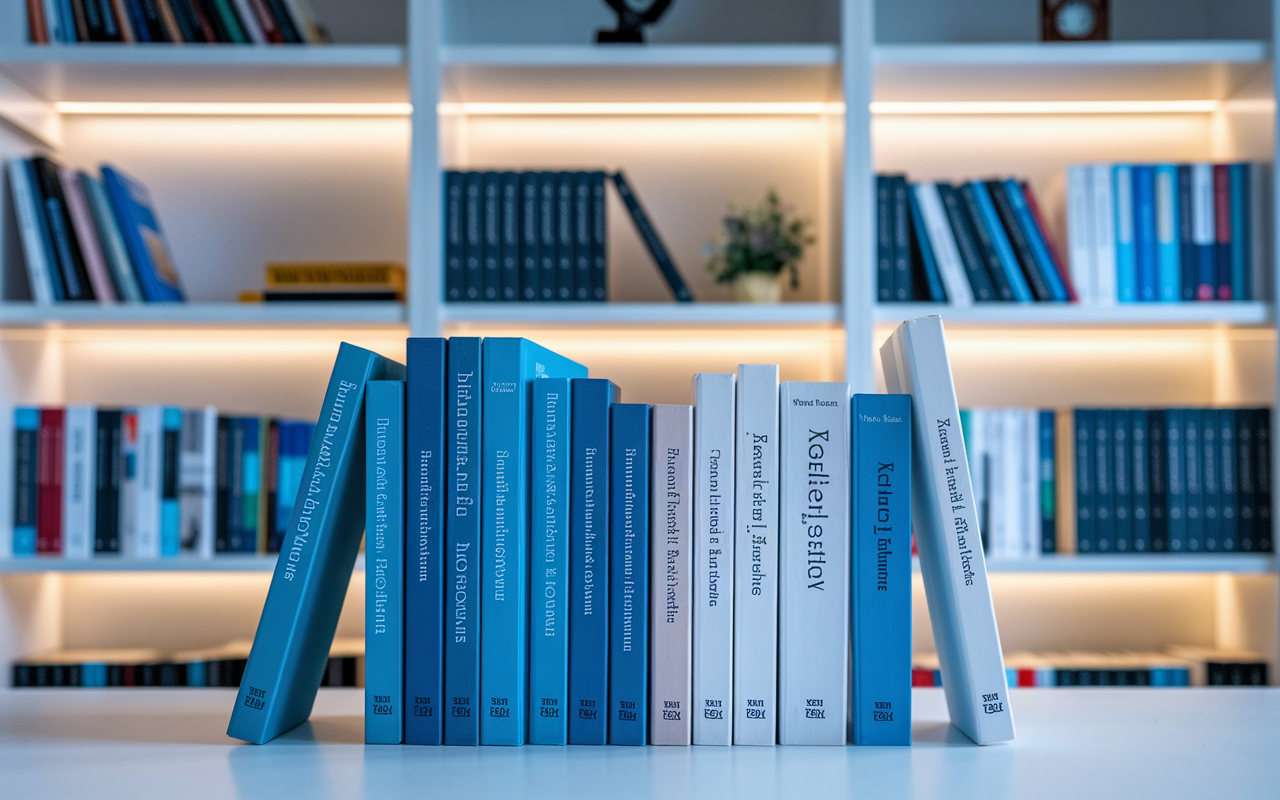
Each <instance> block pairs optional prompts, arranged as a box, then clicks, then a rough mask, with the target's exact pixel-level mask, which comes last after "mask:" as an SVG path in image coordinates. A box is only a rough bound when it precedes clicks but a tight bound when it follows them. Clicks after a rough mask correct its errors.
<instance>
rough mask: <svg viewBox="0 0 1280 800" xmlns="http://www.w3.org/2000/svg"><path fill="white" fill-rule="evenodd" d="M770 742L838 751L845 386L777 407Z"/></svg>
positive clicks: (844, 678)
mask: <svg viewBox="0 0 1280 800" xmlns="http://www.w3.org/2000/svg"><path fill="white" fill-rule="evenodd" d="M778 425H779V429H780V436H781V439H780V442H779V451H780V458H779V461H780V463H779V466H778V478H779V483H780V490H779V506H780V508H779V512H778V520H779V522H778V528H779V532H778V534H779V535H778V540H779V543H780V546H779V554H778V575H779V577H780V580H779V587H778V743H779V744H805V745H843V744H844V743H845V734H846V732H847V730H848V729H847V726H846V722H847V716H848V706H849V565H850V561H849V559H850V553H849V384H847V383H807V382H796V381H787V382H786V383H784V384H782V392H781V397H780V400H779V422H778Z"/></svg>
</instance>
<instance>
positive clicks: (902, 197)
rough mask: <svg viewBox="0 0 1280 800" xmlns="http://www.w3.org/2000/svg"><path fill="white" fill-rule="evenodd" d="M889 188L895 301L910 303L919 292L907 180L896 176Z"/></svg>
mask: <svg viewBox="0 0 1280 800" xmlns="http://www.w3.org/2000/svg"><path fill="white" fill-rule="evenodd" d="M889 188H890V192H891V197H892V200H891V202H892V203H893V271H894V278H893V299H894V300H898V301H901V302H909V301H911V300H915V299H916V295H917V291H916V288H915V285H914V284H915V281H914V280H913V277H914V276H913V275H912V272H911V224H910V220H911V212H910V210H909V209H908V207H907V195H908V194H910V192H909V191H908V190H907V178H906V176H905V175H894V176H893V177H892V178H890V183H889Z"/></svg>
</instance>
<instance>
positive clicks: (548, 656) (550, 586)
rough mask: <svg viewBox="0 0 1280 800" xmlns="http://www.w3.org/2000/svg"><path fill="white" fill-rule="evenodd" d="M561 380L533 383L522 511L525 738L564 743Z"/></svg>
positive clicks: (565, 509) (564, 428) (564, 418)
mask: <svg viewBox="0 0 1280 800" xmlns="http://www.w3.org/2000/svg"><path fill="white" fill-rule="evenodd" d="M570 409H571V406H570V395H569V381H568V379H567V378H546V379H545V380H540V381H534V382H533V403H532V407H531V411H530V414H531V421H530V423H529V425H530V430H531V431H532V437H533V438H532V445H531V448H532V450H531V453H530V470H531V473H530V478H529V509H530V519H531V520H532V522H531V523H530V542H531V544H530V548H531V552H530V555H529V559H530V560H529V564H530V567H529V592H530V598H531V600H530V602H531V605H532V607H531V609H530V612H529V743H530V744H567V743H568V736H569V723H568V717H567V712H566V710H565V709H567V708H568V707H569V420H570V414H571V410H570Z"/></svg>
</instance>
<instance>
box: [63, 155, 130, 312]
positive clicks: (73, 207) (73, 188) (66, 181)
mask: <svg viewBox="0 0 1280 800" xmlns="http://www.w3.org/2000/svg"><path fill="white" fill-rule="evenodd" d="M58 178H59V180H61V181H62V193H63V194H64V195H66V198H67V209H68V210H69V211H70V212H71V226H72V227H73V228H75V229H76V241H77V242H79V243H80V253H81V255H83V256H84V268H85V270H86V271H87V272H88V273H89V283H90V284H92V285H93V295H94V297H96V298H98V302H99V303H103V304H111V303H115V302H116V289H115V286H113V285H112V283H111V276H110V274H108V273H107V261H106V258H105V257H103V255H102V244H101V243H100V242H99V241H98V229H97V228H95V227H94V226H93V217H92V216H91V215H90V214H89V204H88V202H86V201H85V197H84V189H83V188H82V187H81V186H80V180H79V178H78V177H77V176H76V173H75V172H73V171H71V170H69V169H67V168H66V167H61V168H59V169H58Z"/></svg>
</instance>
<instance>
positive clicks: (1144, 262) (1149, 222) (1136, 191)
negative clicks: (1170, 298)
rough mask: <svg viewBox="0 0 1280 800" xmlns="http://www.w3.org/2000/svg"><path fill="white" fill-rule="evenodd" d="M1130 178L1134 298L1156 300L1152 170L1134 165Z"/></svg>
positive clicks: (1154, 175) (1154, 199)
mask: <svg viewBox="0 0 1280 800" xmlns="http://www.w3.org/2000/svg"><path fill="white" fill-rule="evenodd" d="M1131 175H1132V177H1133V251H1134V263H1135V264H1136V270H1135V274H1136V275H1137V289H1138V291H1137V301H1138V302H1140V303H1154V302H1156V301H1157V300H1159V299H1160V297H1159V294H1158V291H1159V283H1160V281H1159V272H1158V268H1157V265H1158V263H1159V256H1158V254H1157V252H1156V233H1157V231H1156V173H1155V167H1152V166H1150V165H1140V166H1135V167H1134V168H1133V171H1132V173H1131Z"/></svg>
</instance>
